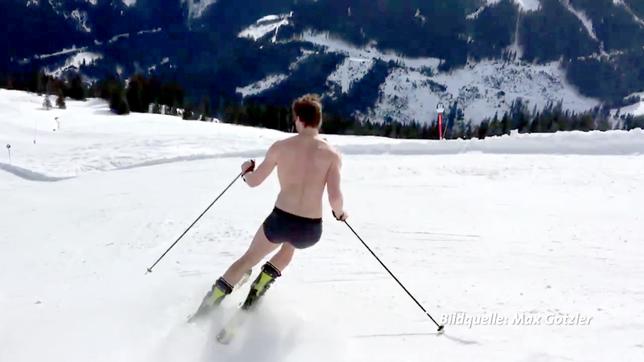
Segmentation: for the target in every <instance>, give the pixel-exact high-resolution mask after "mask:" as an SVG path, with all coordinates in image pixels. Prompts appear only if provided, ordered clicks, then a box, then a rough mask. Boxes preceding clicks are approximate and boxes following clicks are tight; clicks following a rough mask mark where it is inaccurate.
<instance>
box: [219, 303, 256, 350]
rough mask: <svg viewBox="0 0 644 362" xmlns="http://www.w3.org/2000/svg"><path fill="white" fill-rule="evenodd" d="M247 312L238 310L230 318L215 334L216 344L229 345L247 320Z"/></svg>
mask: <svg viewBox="0 0 644 362" xmlns="http://www.w3.org/2000/svg"><path fill="white" fill-rule="evenodd" d="M248 315H249V311H247V310H244V309H239V310H237V312H235V314H234V315H233V316H232V318H230V320H229V321H228V323H226V325H225V326H224V328H222V329H221V330H220V331H219V333H217V342H219V343H221V344H229V343H230V342H231V341H232V340H233V338H234V337H235V335H236V334H237V331H238V330H239V328H240V327H241V326H242V324H244V322H245V321H246V319H248Z"/></svg>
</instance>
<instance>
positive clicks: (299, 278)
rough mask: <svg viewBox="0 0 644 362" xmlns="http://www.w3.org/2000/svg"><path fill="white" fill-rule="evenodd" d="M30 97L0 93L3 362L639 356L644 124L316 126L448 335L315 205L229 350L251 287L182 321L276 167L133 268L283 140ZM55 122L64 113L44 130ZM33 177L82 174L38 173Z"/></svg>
mask: <svg viewBox="0 0 644 362" xmlns="http://www.w3.org/2000/svg"><path fill="white" fill-rule="evenodd" d="M39 101H40V99H39V98H37V97H35V96H33V95H29V94H25V93H19V92H10V91H4V90H3V91H0V102H1V103H0V110H1V112H2V113H1V115H0V142H2V143H3V144H4V143H9V142H11V144H12V146H13V147H12V150H13V151H14V154H13V155H12V157H13V158H12V161H11V165H12V166H10V167H7V165H9V161H8V159H7V157H6V155H5V154H4V153H3V154H0V162H2V165H3V166H2V170H0V200H2V202H0V223H1V224H0V225H1V226H2V227H0V285H1V286H2V288H0V310H1V311H2V312H1V313H0V361H12V362H22V361H30V362H31V361H41V360H46V361H52V362H57V361H61V362H62V361H64V362H76V361H89V360H91V361H99V362H100V361H106V362H107V361H110V362H113V361H132V362H146V361H150V362H152V361H154V362H158V361H168V362H174V361H178V360H182V361H213V360H217V361H233V362H246V361H248V362H251V361H252V362H257V361H264V362H277V361H279V362H285V361H286V362H288V361H314V362H315V361H351V362H360V361H387V362H390V361H411V362H416V361H427V360H433V359H435V358H440V359H441V360H444V361H456V362H458V361H474V360H476V361H559V360H574V361H605V360H608V359H610V360H618V361H641V360H642V358H644V341H643V340H642V337H641V336H642V335H643V334H644V307H643V306H644V285H642V283H641V280H640V279H641V275H642V273H644V267H643V266H642V265H643V264H642V260H644V248H643V247H642V231H644V230H643V229H642V226H641V225H642V224H643V223H642V215H641V213H640V212H637V210H640V209H641V205H642V204H644V189H642V187H641V185H642V184H643V183H644V172H643V168H642V161H643V160H642V156H640V155H638V154H641V153H642V150H643V149H644V142H643V140H644V134H643V133H642V131H639V130H638V131H633V132H629V133H625V132H609V133H603V134H599V133H590V134H581V133H573V134H556V135H542V136H530V137H528V136H522V137H503V138H498V139H493V140H485V141H481V142H426V141H423V142H420V141H416V142H414V141H396V140H387V139H380V138H373V137H368V138H363V137H329V139H330V140H331V142H333V143H335V144H339V145H341V147H343V149H344V150H345V153H346V155H345V158H344V171H343V172H344V178H343V183H344V189H345V193H346V204H347V207H348V209H349V211H350V212H351V219H350V220H349V221H350V223H351V224H352V226H353V227H354V228H355V229H356V231H358V232H359V233H360V234H361V236H363V238H364V239H365V240H366V241H367V242H368V243H369V244H370V245H371V246H372V247H373V249H374V251H375V252H376V253H378V255H380V257H381V258H382V259H383V261H385V262H386V263H387V264H388V265H389V267H390V268H391V269H392V270H393V271H394V272H395V273H396V274H397V275H398V276H399V278H400V279H401V280H402V281H403V282H404V283H405V284H406V285H407V286H408V288H409V289H410V290H411V291H412V292H413V293H414V294H415V295H416V297H417V298H418V299H419V301H420V302H421V303H423V305H425V306H426V307H427V308H428V309H429V311H430V313H432V315H434V316H435V317H436V318H439V319H444V320H446V321H447V322H448V326H447V327H446V333H445V335H443V336H436V335H435V334H434V331H435V328H434V327H433V325H432V324H431V322H429V321H428V319H427V318H426V316H424V315H423V313H422V312H420V311H419V310H418V308H417V307H416V306H415V305H414V304H413V302H411V301H410V300H409V299H408V298H407V297H406V296H405V295H404V294H402V292H401V291H400V290H399V289H398V287H397V286H396V285H395V284H394V282H393V281H392V280H391V279H390V277H389V276H388V275H387V274H386V273H385V272H384V271H383V270H382V269H381V267H380V266H379V265H378V264H377V263H376V262H375V261H374V260H373V259H372V257H371V256H370V255H369V254H368V253H367V252H366V251H365V250H364V248H363V247H362V246H361V244H360V243H359V242H358V241H357V240H356V239H355V238H354V237H353V236H352V235H351V234H350V233H349V232H348V230H347V229H346V227H343V225H342V224H339V223H337V222H335V221H333V220H332V219H331V218H330V217H327V218H326V219H325V222H324V228H325V234H324V238H323V240H322V241H321V242H320V243H319V244H318V245H316V246H315V247H314V248H312V249H309V250H306V251H302V252H299V253H298V254H297V255H296V257H295V259H294V261H293V263H292V265H291V266H290V267H289V268H288V269H287V270H286V271H285V272H284V275H283V277H282V278H281V279H280V280H279V281H278V282H276V284H275V285H274V286H273V287H272V288H271V290H270V292H269V294H267V296H266V298H265V300H264V303H263V304H262V305H261V306H260V308H259V311H258V313H257V314H256V315H255V316H254V318H252V319H251V320H250V321H249V323H248V324H247V328H244V331H243V332H242V333H241V334H240V336H239V338H238V339H237V340H235V341H234V343H233V344H232V345H230V346H226V347H224V346H220V345H217V344H215V343H214V342H213V339H214V334H215V333H216V332H217V330H218V326H220V325H221V324H222V321H223V320H225V319H226V318H227V317H229V316H230V314H231V313H232V311H233V310H234V307H235V305H236V304H237V303H238V302H239V301H240V300H241V299H243V297H244V293H245V290H241V291H239V292H237V293H234V294H233V295H232V296H231V297H230V298H229V299H228V300H226V301H225V302H224V304H223V308H222V310H221V313H219V315H217V316H213V318H212V320H210V321H207V322H205V323H201V324H196V325H186V324H185V323H184V321H185V317H186V316H187V315H188V314H189V313H190V312H192V311H193V310H194V308H196V306H197V305H198V303H199V301H200V299H201V297H202V295H203V293H204V292H205V291H206V290H207V289H208V288H209V286H210V284H211V283H212V282H213V281H214V279H215V278H216V277H217V276H218V275H219V274H221V273H222V271H223V269H224V268H225V267H226V266H227V265H228V264H229V263H230V262H231V261H233V259H234V257H235V256H237V255H239V254H240V253H241V252H243V251H244V250H245V248H246V247H247V244H248V240H249V239H250V237H251V235H252V234H253V233H254V231H255V230H256V228H257V226H258V225H259V223H260V222H261V221H262V220H263V218H264V217H265V216H266V214H267V212H268V211H269V210H270V208H271V207H272V204H273V201H274V197H275V194H276V192H277V189H278V184H277V180H276V178H275V177H274V176H273V177H271V178H269V180H268V181H267V182H266V184H264V185H262V186H261V187H259V188H257V189H248V188H247V187H245V186H244V185H243V184H241V183H239V184H236V185H234V186H233V187H232V188H231V189H230V190H229V192H228V193H227V194H226V195H225V196H224V197H223V198H222V199H221V200H220V201H219V203H217V204H216V205H215V207H213V209H212V210H211V211H210V212H209V213H208V214H207V215H206V216H205V217H204V218H203V219H202V220H201V222H200V223H199V224H197V226H195V228H194V229H193V230H192V231H191V232H190V233H189V234H188V235H187V236H186V238H185V239H184V240H183V241H182V242H181V243H180V244H179V245H178V246H177V248H176V249H175V250H173V251H172V252H171V253H170V254H169V255H168V257H167V259H166V260H164V261H163V262H162V263H161V264H159V265H158V267H157V268H156V269H155V272H154V273H153V274H150V275H144V271H145V268H146V267H148V266H149V265H150V264H151V262H152V261H154V260H155V259H156V257H158V255H160V254H161V253H162V252H163V251H164V250H165V249H166V248H167V246H169V244H170V243H171V242H172V241H173V240H174V239H175V238H176V237H177V236H178V235H179V234H180V233H181V232H182V231H183V229H184V228H185V227H186V226H187V225H188V224H190V222H192V220H194V218H195V217H196V216H197V215H198V214H199V213H200V212H201V211H202V210H203V208H205V206H206V205H208V203H209V202H210V201H211V200H212V198H213V197H214V196H216V195H217V194H218V193H219V192H220V190H221V189H222V188H223V187H224V186H226V185H227V184H228V183H229V182H230V180H232V178H233V177H234V176H235V175H236V173H237V172H238V169H239V164H240V163H241V162H242V161H243V159H244V158H246V157H249V156H259V155H261V154H262V153H263V151H264V149H265V148H266V146H267V145H268V144H270V143H271V142H272V141H273V140H275V139H280V138H283V137H285V136H286V135H285V134H281V133H278V132H272V131H267V130H261V129H253V128H246V127H235V126H231V125H225V124H210V123H199V122H184V121H179V120H176V119H174V118H171V117H164V116H158V115H157V116H152V115H132V116H127V117H118V116H113V115H110V114H109V113H108V112H107V110H106V107H105V104H104V103H102V102H100V101H89V102H86V103H80V102H71V101H70V102H68V106H69V108H68V110H67V111H49V112H47V111H43V110H39V109H38V107H39V103H40V102H39ZM55 116H57V117H59V120H60V119H62V122H61V124H60V128H57V131H52V130H53V129H54V128H55V127H56V126H57V125H56V122H55V120H53V117H55ZM34 124H37V125H38V130H37V132H38V133H37V134H36V141H37V142H36V144H34V143H33V138H34V130H33V125H34ZM468 147H471V148H469V149H468ZM469 150H476V151H481V152H468V151H469ZM535 151H537V152H535ZM488 152H489V153H488ZM206 156H207V157H206ZM189 160H190V161H191V162H184V161H189ZM87 165H92V167H88V166H87ZM98 165H101V166H98ZM142 165H147V166H149V167H135V166H142ZM152 166H154V167H152ZM11 167H15V168H18V167H19V168H20V170H22V171H21V172H24V173H21V172H15V171H16V169H14V168H11ZM5 171H8V172H5ZM96 171H101V172H96ZM28 172H34V173H39V174H44V175H49V176H51V175H62V176H77V177H72V178H69V179H65V180H59V181H58V182H48V181H52V180H50V179H46V178H40V179H38V178H29V177H24V175H25V173H28ZM21 176H22V177H21ZM328 213H329V211H328V210H327V211H326V214H328ZM326 214H325V215H326ZM578 315H579V316H581V317H583V318H585V319H584V323H580V322H579V320H578V319H577V320H576V321H575V320H574V318H577V316H578ZM484 317H487V318H488V319H490V318H493V319H494V320H495V321H496V325H491V324H492V323H490V321H489V320H488V322H487V323H485V322H482V320H481V318H484ZM564 317H570V318H571V319H570V320H566V319H564ZM459 318H461V319H464V320H460V319H459ZM472 318H474V319H472ZM499 318H508V320H509V322H507V323H503V322H499ZM538 318H541V319H540V320H537V319H538ZM515 319H516V321H517V322H520V323H518V324H517V325H514V322H515ZM477 321H478V322H477ZM588 321H590V323H588ZM470 322H473V323H472V324H473V325H472V326H471V327H470V325H469V324H470ZM529 322H530V323H529ZM568 322H571V323H572V324H571V325H567V323H568ZM35 346H37V347H35Z"/></svg>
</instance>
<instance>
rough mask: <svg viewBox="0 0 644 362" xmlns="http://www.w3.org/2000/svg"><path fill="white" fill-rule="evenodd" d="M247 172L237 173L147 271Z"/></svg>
mask: <svg viewBox="0 0 644 362" xmlns="http://www.w3.org/2000/svg"><path fill="white" fill-rule="evenodd" d="M246 172H248V171H244V172H241V173H240V174H239V175H237V177H235V179H234V180H233V181H232V182H231V183H230V184H229V185H228V186H227V187H226V188H225V189H224V191H222V192H221V193H220V194H219V196H217V198H216V199H215V201H213V202H212V203H211V204H210V205H209V206H208V207H207V208H206V209H205V210H204V211H203V212H202V213H201V215H199V217H198V218H197V219H196V220H195V221H194V222H193V223H192V224H190V226H188V228H187V229H186V231H184V232H183V234H181V236H179V238H177V240H176V241H175V242H174V243H172V245H170V247H169V248H168V250H166V251H165V253H163V254H162V255H161V256H160V257H159V259H157V261H155V262H154V264H152V266H151V267H149V268H148V271H147V273H152V269H153V268H154V267H155V266H156V265H157V263H159V262H160V261H161V259H163V258H164V257H165V255H166V254H167V253H168V252H169V251H170V250H172V248H174V246H175V245H177V243H178V242H179V240H181V239H182V238H183V237H184V235H186V234H187V233H188V231H189V230H190V229H192V227H193V226H195V224H196V223H197V221H199V220H200V219H201V217H202V216H204V215H205V214H206V213H207V212H208V210H210V208H211V207H212V205H214V204H215V202H217V201H218V200H219V198H220V197H222V196H223V195H224V194H225V193H226V191H228V189H229V188H230V187H231V186H232V185H233V184H234V183H235V182H237V180H239V178H240V177H242V176H243V175H244V174H245V173H246ZM147 273H146V274H147Z"/></svg>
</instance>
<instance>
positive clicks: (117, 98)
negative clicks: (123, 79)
mask: <svg viewBox="0 0 644 362" xmlns="http://www.w3.org/2000/svg"><path fill="white" fill-rule="evenodd" d="M123 93H124V91H123V87H122V86H121V87H120V88H119V89H118V90H115V91H114V92H113V93H112V97H111V98H110V109H111V110H112V112H114V113H116V114H118V115H125V114H130V106H129V105H128V104H127V100H126V99H125V95H124V94H123Z"/></svg>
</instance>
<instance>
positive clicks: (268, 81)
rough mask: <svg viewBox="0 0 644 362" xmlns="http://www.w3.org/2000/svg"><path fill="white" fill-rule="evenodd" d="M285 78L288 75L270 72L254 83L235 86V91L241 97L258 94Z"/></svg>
mask: <svg viewBox="0 0 644 362" xmlns="http://www.w3.org/2000/svg"><path fill="white" fill-rule="evenodd" d="M286 79H288V75H286V74H271V75H269V76H267V77H266V78H264V79H262V80H260V81H257V82H255V83H251V84H249V85H247V86H244V87H237V89H236V90H235V91H236V92H237V93H239V94H241V95H242V97H244V98H246V97H248V96H251V95H256V94H260V93H262V92H264V91H265V90H268V89H271V88H273V87H275V86H277V85H278V84H280V83H282V82H283V81H285V80H286Z"/></svg>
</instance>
